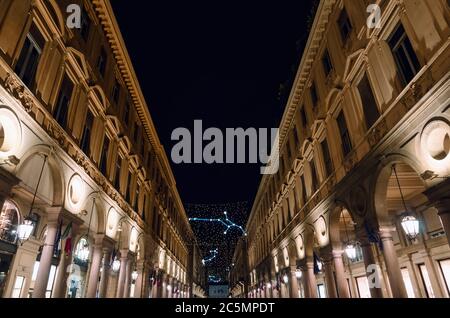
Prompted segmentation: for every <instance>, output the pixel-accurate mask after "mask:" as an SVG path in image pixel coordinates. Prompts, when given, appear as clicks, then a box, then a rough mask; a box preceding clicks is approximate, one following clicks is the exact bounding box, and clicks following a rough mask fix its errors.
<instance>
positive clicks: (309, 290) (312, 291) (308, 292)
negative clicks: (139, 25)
mask: <svg viewBox="0 0 450 318" xmlns="http://www.w3.org/2000/svg"><path fill="white" fill-rule="evenodd" d="M302 272H303V275H302V276H303V281H304V286H305V297H306V298H317V297H318V295H317V282H316V276H315V275H314V262H313V261H307V262H306V264H305V265H304V269H302Z"/></svg>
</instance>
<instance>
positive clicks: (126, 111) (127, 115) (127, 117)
mask: <svg viewBox="0 0 450 318" xmlns="http://www.w3.org/2000/svg"><path fill="white" fill-rule="evenodd" d="M123 122H124V123H125V125H127V126H128V123H129V122H130V104H129V103H128V102H126V103H125V108H124V111H123Z"/></svg>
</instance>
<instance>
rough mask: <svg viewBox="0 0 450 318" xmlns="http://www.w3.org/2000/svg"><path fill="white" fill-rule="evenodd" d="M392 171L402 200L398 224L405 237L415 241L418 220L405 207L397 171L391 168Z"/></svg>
mask: <svg viewBox="0 0 450 318" xmlns="http://www.w3.org/2000/svg"><path fill="white" fill-rule="evenodd" d="M393 170H394V174H395V179H396V180H397V186H398V190H399V191H400V196H401V198H402V203H403V207H404V209H405V211H404V212H403V213H402V216H401V217H402V220H401V222H400V223H401V225H402V228H403V231H404V232H405V234H406V236H407V237H408V238H409V239H410V240H415V239H416V237H417V236H418V235H419V233H420V230H419V220H418V219H417V218H416V217H415V216H414V215H413V214H412V212H411V211H410V210H408V208H407V207H406V203H405V198H404V196H403V192H402V188H401V186H400V180H399V179H398V175H397V169H396V168H395V166H393Z"/></svg>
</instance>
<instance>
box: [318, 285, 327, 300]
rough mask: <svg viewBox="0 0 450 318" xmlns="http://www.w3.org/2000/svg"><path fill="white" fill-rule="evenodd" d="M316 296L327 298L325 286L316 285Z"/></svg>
mask: <svg viewBox="0 0 450 318" xmlns="http://www.w3.org/2000/svg"><path fill="white" fill-rule="evenodd" d="M317 294H318V296H319V298H327V295H326V293H325V286H324V285H323V284H319V285H317Z"/></svg>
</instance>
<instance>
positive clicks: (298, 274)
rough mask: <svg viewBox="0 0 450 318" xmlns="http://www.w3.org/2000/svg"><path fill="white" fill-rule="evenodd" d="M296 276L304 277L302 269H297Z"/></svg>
mask: <svg viewBox="0 0 450 318" xmlns="http://www.w3.org/2000/svg"><path fill="white" fill-rule="evenodd" d="M295 277H296V278H302V271H299V270H297V271H295Z"/></svg>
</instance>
